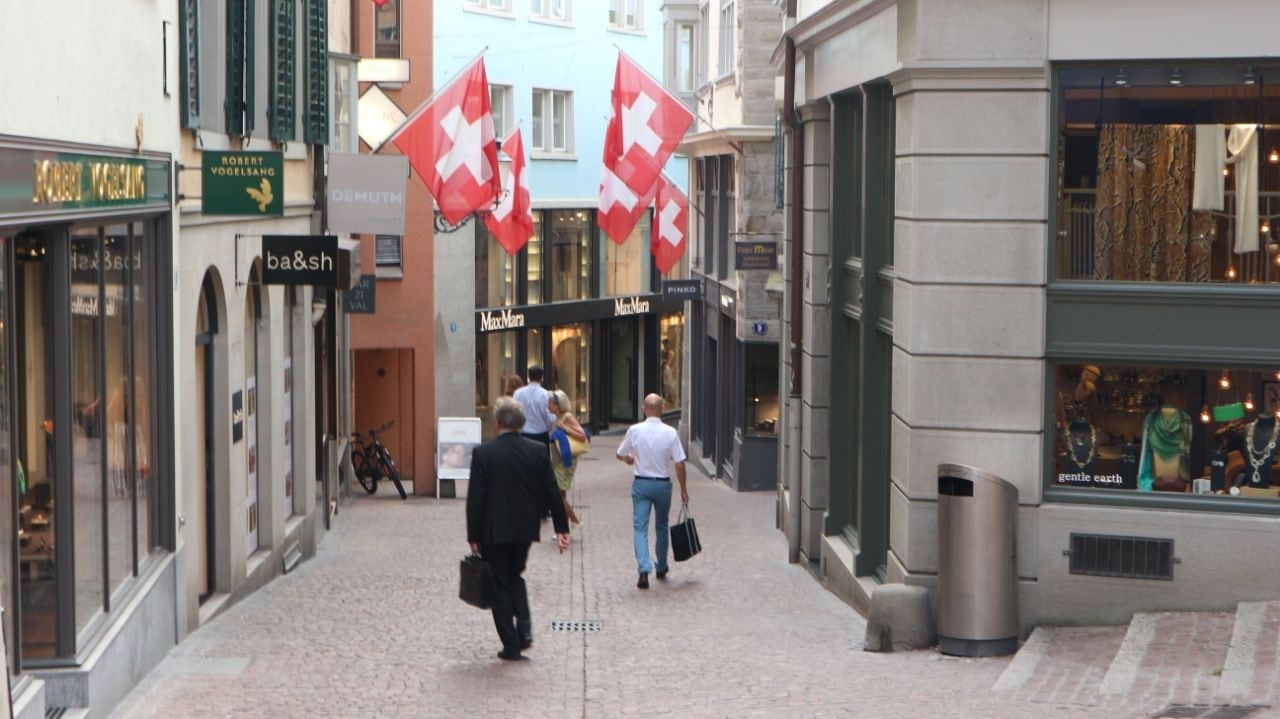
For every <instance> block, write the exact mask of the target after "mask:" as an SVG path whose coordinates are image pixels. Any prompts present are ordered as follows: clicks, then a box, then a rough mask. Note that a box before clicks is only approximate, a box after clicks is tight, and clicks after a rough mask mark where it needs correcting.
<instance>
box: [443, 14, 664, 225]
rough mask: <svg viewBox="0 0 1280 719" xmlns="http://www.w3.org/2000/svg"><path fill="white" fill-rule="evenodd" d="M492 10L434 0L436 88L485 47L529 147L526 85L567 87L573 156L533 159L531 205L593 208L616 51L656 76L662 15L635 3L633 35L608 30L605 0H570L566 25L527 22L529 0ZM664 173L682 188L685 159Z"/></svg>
mask: <svg viewBox="0 0 1280 719" xmlns="http://www.w3.org/2000/svg"><path fill="white" fill-rule="evenodd" d="M510 1H511V3H512V12H511V13H510V14H505V15H499V14H491V13H484V12H477V11H468V10H464V9H463V8H464V7H465V2H464V0H435V2H434V6H435V7H434V13H435V38H434V41H435V47H434V54H435V63H434V64H435V77H434V80H435V87H437V88H439V87H441V86H442V85H443V84H444V83H445V82H447V81H448V80H449V79H450V78H452V77H453V76H454V74H455V73H457V72H458V71H459V70H461V69H462V67H463V66H465V65H466V64H467V63H468V62H469V61H470V60H471V59H472V58H473V57H475V56H476V55H477V54H479V53H480V51H481V50H484V49H485V48H486V47H488V49H487V50H485V52H484V64H485V70H486V72H487V73H488V75H489V82H491V83H493V84H495V85H511V86H512V87H513V88H514V89H513V94H514V98H513V99H514V114H515V121H516V122H519V123H520V130H521V135H522V136H523V137H524V138H525V147H526V148H528V146H529V139H528V138H529V133H530V131H531V125H532V123H531V118H532V109H531V108H532V104H533V99H532V93H533V88H534V87H538V88H545V89H553V90H570V91H572V92H573V114H574V118H573V125H574V154H573V155H572V158H573V159H569V160H539V159H533V160H532V162H531V167H530V171H529V191H530V194H531V195H532V199H533V204H534V206H535V207H538V206H540V205H543V204H546V203H555V204H556V205H557V206H564V203H572V204H573V205H574V206H575V207H592V208H594V207H595V206H596V205H597V198H598V196H599V187H600V171H601V155H602V153H603V151H604V129H605V124H606V122H607V121H608V117H609V93H610V91H611V90H612V89H613V75H614V68H615V65H616V62H617V57H618V50H619V49H621V50H622V51H623V52H625V53H627V55H629V56H630V57H631V58H632V59H634V60H635V61H636V62H637V63H638V64H639V65H640V66H641V67H643V68H645V69H646V70H648V71H649V72H650V73H651V74H653V75H654V76H655V77H659V78H661V77H662V52H663V42H662V12H661V10H659V0H636V1H637V2H639V3H640V4H641V7H642V8H643V18H644V22H643V25H644V30H643V31H642V32H640V33H630V32H618V31H611V30H609V14H608V6H607V5H606V4H605V2H604V0H570V1H571V2H572V17H573V20H572V22H571V23H570V24H569V25H568V26H566V25H562V24H551V23H548V22H539V21H537V20H534V21H530V19H529V14H530V13H529V8H530V5H531V2H530V0H510ZM666 171H667V175H668V176H669V177H671V179H673V180H675V181H676V182H677V183H678V184H679V185H680V186H681V188H684V189H686V190H687V187H686V185H687V184H688V175H689V173H688V169H687V160H686V159H685V158H683V157H680V158H673V159H672V160H671V161H669V162H668V163H667V168H666Z"/></svg>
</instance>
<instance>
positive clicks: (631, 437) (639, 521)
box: [617, 394, 689, 589]
mask: <svg viewBox="0 0 1280 719" xmlns="http://www.w3.org/2000/svg"><path fill="white" fill-rule="evenodd" d="M644 417H645V419H644V421H643V422H641V423H639V424H633V425H631V427H630V428H629V429H628V430H627V436H626V437H624V438H623V440H622V444H620V445H618V451H617V456H618V460H619V461H622V462H625V463H627V464H629V465H631V467H632V470H633V472H634V475H635V477H634V479H633V480H632V482H631V524H632V526H633V528H634V529H635V549H636V569H637V570H638V571H639V573H640V578H639V580H637V581H636V586H637V587H638V588H640V589H648V588H649V572H651V571H653V570H654V569H657V572H658V579H666V578H667V569H668V566H667V547H668V545H669V544H670V542H671V537H670V533H669V530H668V524H669V521H670V514H671V471H670V468H671V467H674V468H675V473H676V479H678V480H679V481H680V501H681V502H684V503H685V504H688V503H689V490H688V488H687V487H686V486H685V471H684V462H685V453H684V447H683V446H682V445H681V444H680V435H678V434H676V431H675V429H673V428H671V427H669V426H667V425H666V424H663V422H662V397H660V396H658V395H656V394H650V395H647V396H645V398H644ZM650 511H652V512H653V514H654V522H653V524H654V526H653V529H654V532H655V533H656V535H657V536H656V538H655V539H656V541H655V546H654V555H655V557H654V559H653V560H652V561H651V560H650V559H649V513H650Z"/></svg>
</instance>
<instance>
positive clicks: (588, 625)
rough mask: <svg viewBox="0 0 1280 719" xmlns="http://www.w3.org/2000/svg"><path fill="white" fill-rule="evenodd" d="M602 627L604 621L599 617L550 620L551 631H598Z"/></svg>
mask: <svg viewBox="0 0 1280 719" xmlns="http://www.w3.org/2000/svg"><path fill="white" fill-rule="evenodd" d="M603 628H604V622H602V621H600V620H599V619H578V620H566V619H557V620H555V621H553V622H551V631H553V632H598V631H600V630H601V629H603Z"/></svg>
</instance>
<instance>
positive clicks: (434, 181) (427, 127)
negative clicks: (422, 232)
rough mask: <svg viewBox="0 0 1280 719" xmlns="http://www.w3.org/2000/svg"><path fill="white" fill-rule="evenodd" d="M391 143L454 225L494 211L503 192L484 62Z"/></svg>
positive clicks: (453, 84) (459, 78)
mask: <svg viewBox="0 0 1280 719" xmlns="http://www.w3.org/2000/svg"><path fill="white" fill-rule="evenodd" d="M390 141H391V142H393V143H395V146H396V147H398V148H400V151H401V152H402V153H404V154H405V155H407V156H408V158H409V164H410V165H413V169H415V170H417V171H418V175H419V176H420V177H422V180H423V181H424V182H426V183H427V189H428V190H430V191H431V195H432V196H433V197H435V198H436V206H437V207H439V208H440V214H441V215H443V216H444V219H445V220H447V221H448V222H449V223H450V224H457V223H459V222H461V221H462V220H463V219H464V218H466V216H467V215H469V214H471V213H472V212H475V211H476V210H479V209H487V208H489V207H492V205H493V201H494V199H495V198H497V196H498V194H499V193H500V192H501V190H502V186H501V184H500V181H499V177H498V143H497V141H496V139H495V138H494V136H493V114H492V111H491V110H490V108H489V79H488V77H487V76H486V75H485V72H484V58H482V57H481V58H476V60H475V62H473V63H471V64H470V65H468V66H467V68H466V69H465V70H463V71H462V72H461V73H459V74H458V76H457V77H455V78H454V79H453V80H452V81H451V82H450V83H449V84H448V85H446V86H445V87H444V89H443V90H441V91H440V92H438V93H436V96H435V97H433V98H431V99H430V100H429V101H427V104H426V105H423V106H422V108H421V109H419V110H418V111H417V112H416V113H414V115H413V117H411V118H409V119H408V121H406V122H405V124H404V126H402V127H401V128H400V129H399V130H397V131H396V133H395V134H394V135H392V136H391V139H390Z"/></svg>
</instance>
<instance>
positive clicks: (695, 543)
mask: <svg viewBox="0 0 1280 719" xmlns="http://www.w3.org/2000/svg"><path fill="white" fill-rule="evenodd" d="M676 519H677V520H679V521H677V522H676V523H675V524H673V525H671V554H672V556H674V557H675V559H676V561H677V562H683V561H685V560H686V559H688V558H690V557H692V556H693V555H695V554H697V553H698V552H701V551H702V540H701V539H699V538H698V525H696V524H694V523H693V517H691V516H689V505H688V504H684V505H681V507H680V514H679V515H677V516H676Z"/></svg>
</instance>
